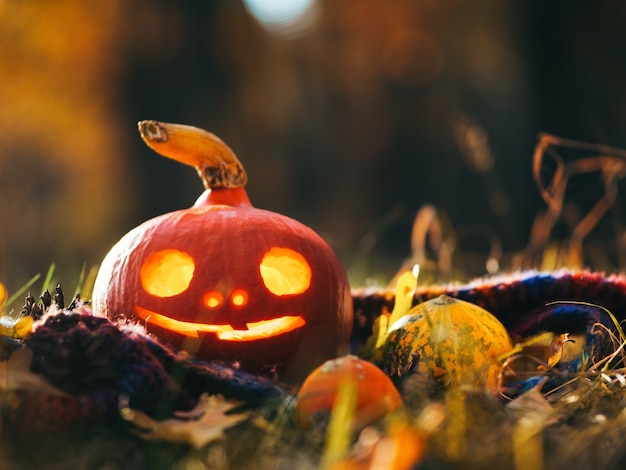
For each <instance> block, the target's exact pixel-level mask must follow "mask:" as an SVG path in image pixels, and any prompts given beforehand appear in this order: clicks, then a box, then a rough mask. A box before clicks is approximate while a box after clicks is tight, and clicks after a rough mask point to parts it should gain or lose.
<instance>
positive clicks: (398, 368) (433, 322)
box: [383, 295, 512, 391]
mask: <svg viewBox="0 0 626 470" xmlns="http://www.w3.org/2000/svg"><path fill="white" fill-rule="evenodd" d="M511 348H512V345H511V340H510V338H509V334H508V332H507V331H506V329H505V328H504V326H503V325H502V323H500V321H499V320H498V319H497V318H496V317H495V316H493V315H492V314H491V313H489V312H488V311H486V310H485V309H483V308H481V307H479V306H477V305H474V304H472V303H470V302H466V301H463V300H458V299H453V298H451V297H448V296H445V295H442V296H440V297H437V298H435V299H432V300H429V301H427V302H423V303H421V304H419V305H416V306H415V307H413V308H412V309H411V310H410V311H409V313H408V314H407V315H405V316H404V317H402V318H400V319H399V320H398V321H397V322H395V323H394V324H393V325H392V326H391V327H390V333H389V336H388V337H387V341H386V343H385V346H384V350H383V361H384V369H385V370H388V371H389V372H390V373H392V374H394V375H399V376H403V375H406V374H407V373H409V371H411V372H413V373H419V374H423V375H425V376H427V377H430V378H431V379H433V380H434V381H435V382H437V383H439V384H463V385H475V386H485V387H486V388H488V389H489V390H491V391H496V389H497V382H498V376H499V374H500V371H501V362H500V361H499V360H498V357H499V356H501V355H502V354H505V353H507V352H508V351H510V350H511Z"/></svg>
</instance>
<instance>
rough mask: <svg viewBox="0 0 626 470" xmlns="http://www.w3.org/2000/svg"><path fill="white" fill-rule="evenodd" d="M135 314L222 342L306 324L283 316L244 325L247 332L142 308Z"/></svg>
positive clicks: (267, 335)
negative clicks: (182, 318)
mask: <svg viewBox="0 0 626 470" xmlns="http://www.w3.org/2000/svg"><path fill="white" fill-rule="evenodd" d="M135 312H136V313H137V315H138V316H139V318H141V319H143V320H145V321H146V323H147V324H152V325H155V326H160V327H161V328H165V329H167V330H170V331H175V332H176V333H179V334H181V335H185V336H189V337H192V338H198V337H199V336H200V333H214V334H215V335H217V337H218V338H219V339H221V340H224V341H257V340H259V339H264V338H270V337H272V336H278V335H282V334H285V333H289V332H290V331H294V330H297V329H298V328H300V327H302V326H304V325H305V324H306V321H305V320H304V318H302V317H301V316H299V315H285V316H282V317H278V318H273V319H271V320H263V321H258V322H251V323H246V327H247V328H248V329H247V330H236V329H234V328H233V327H232V326H230V325H210V324H205V323H193V322H186V321H180V320H174V319H173V318H170V317H166V316H165V315H161V314H160V313H157V312H153V311H151V310H148V309H145V308H142V307H135Z"/></svg>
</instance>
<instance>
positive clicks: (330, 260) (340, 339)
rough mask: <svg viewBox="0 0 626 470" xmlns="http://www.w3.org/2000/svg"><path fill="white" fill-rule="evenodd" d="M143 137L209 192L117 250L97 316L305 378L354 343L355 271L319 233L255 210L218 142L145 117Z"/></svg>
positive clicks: (102, 284) (97, 292)
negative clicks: (192, 170) (349, 272)
mask: <svg viewBox="0 0 626 470" xmlns="http://www.w3.org/2000/svg"><path fill="white" fill-rule="evenodd" d="M139 129H140V132H141V135H142V138H143V139H144V141H145V142H146V143H147V144H148V145H149V146H150V147H151V148H153V149H154V150H155V151H157V152H159V153H161V154H162V155H164V156H167V157H170V158H173V159H175V160H178V161H181V162H183V163H187V164H190V165H192V166H195V167H196V168H197V169H198V172H199V174H200V176H201V178H202V179H203V181H204V184H205V187H206V191H205V192H204V193H203V194H202V195H201V196H200V198H199V199H198V200H197V201H196V203H195V205H194V206H193V207H191V208H189V209H184V210H179V211H176V212H172V213H169V214H164V215H162V216H159V217H156V218H154V219H151V220H148V221H147V222H144V223H143V224H141V225H140V226H139V227H136V228H135V229H133V230H131V231H130V232H129V233H128V234H126V235H125V236H124V237H123V238H122V239H121V240H120V241H119V242H118V243H117V244H116V245H115V246H114V247H113V248H112V249H111V251H110V252H109V253H108V254H107V256H106V257H105V259H104V261H103V263H102V265H101V267H100V271H99V273H98V276H97V279H96V283H95V286H94V293H93V308H94V312H95V313H96V314H101V315H106V316H108V317H110V318H112V319H124V318H130V319H134V320H136V321H139V322H141V323H142V324H143V325H145V327H146V329H147V331H148V332H149V333H153V334H154V335H156V336H157V337H158V338H161V339H162V340H164V341H167V342H169V343H170V344H174V345H175V346H178V347H183V348H185V349H187V350H189V351H190V352H192V353H194V354H196V355H197V356H198V357H200V358H203V359H223V360H232V361H238V362H240V363H241V365H242V367H244V368H247V369H248V370H255V371H256V370H262V369H264V368H270V367H274V366H276V367H277V370H278V371H279V372H280V373H282V374H283V377H284V378H286V379H287V380H299V379H301V378H303V377H304V376H306V374H307V373H308V372H309V371H310V370H311V369H312V368H314V367H315V366H316V365H318V364H320V363H322V362H324V361H325V360H327V359H329V358H331V357H335V356H336V355H337V353H338V351H339V350H341V349H342V348H344V347H345V345H346V344H347V341H348V337H349V334H350V331H351V327H352V300H351V296H350V289H349V286H348V281H347V278H346V274H345V272H344V270H343V268H342V266H341V264H340V263H339V261H338V259H337V258H336V256H335V254H334V253H333V252H332V250H331V248H330V247H329V246H328V245H327V244H326V242H324V241H323V240H322V239H321V237H319V236H318V235H317V234H316V233H315V232H314V231H313V230H311V229H310V228H308V227H306V226H304V225H303V224H301V223H299V222H297V221H295V220H293V219H290V218H288V217H285V216H283V215H280V214H276V213H273V212H269V211H265V210H261V209H256V208H253V207H252V205H251V204H250V201H249V200H248V197H247V195H246V192H245V190H244V189H243V185H244V184H245V182H246V175H245V172H244V170H243V167H242V166H241V164H240V163H239V161H238V160H237V158H236V157H235V155H234V154H233V153H232V151H231V150H230V149H229V148H228V147H227V146H226V145H225V144H224V143H223V142H222V141H221V140H219V139H218V138H217V137H215V136H214V135H212V134H210V133H208V132H206V131H203V130H200V129H197V128H194V127H190V126H182V125H175V124H165V123H158V122H154V121H142V122H140V123H139Z"/></svg>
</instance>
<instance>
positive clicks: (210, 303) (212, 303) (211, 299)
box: [202, 290, 224, 308]
mask: <svg viewBox="0 0 626 470" xmlns="http://www.w3.org/2000/svg"><path fill="white" fill-rule="evenodd" d="M223 301H224V296H222V294H221V292H218V291H216V290H212V291H209V292H207V293H206V294H204V296H203V297H202V303H203V304H204V305H206V306H207V307H209V308H215V307H219V306H220V305H222V302H223Z"/></svg>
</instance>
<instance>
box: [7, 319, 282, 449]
mask: <svg viewBox="0 0 626 470" xmlns="http://www.w3.org/2000/svg"><path fill="white" fill-rule="evenodd" d="M26 347H28V348H29V349H30V350H31V351H32V352H33V360H32V363H31V367H30V369H31V372H34V373H36V374H39V375H42V376H43V377H44V378H45V379H46V380H47V381H48V382H50V383H51V384H52V385H54V386H55V387H57V388H58V389H60V390H62V391H63V392H65V393H66V394H67V395H63V396H61V395H58V394H57V395H55V394H49V393H46V392H44V391H40V390H32V389H31V390H14V391H7V392H6V393H5V394H4V397H3V398H4V403H3V405H4V406H3V409H2V418H4V420H5V423H6V424H7V429H8V431H9V432H10V433H11V435H15V436H17V437H26V438H29V437H33V436H35V435H41V434H46V433H47V434H50V433H54V432H56V431H58V430H77V429H80V428H83V427H86V426H93V425H103V424H107V423H108V424H111V423H115V422H118V423H119V422H122V421H121V418H120V410H119V405H120V398H122V397H123V398H124V399H125V402H126V400H128V401H127V403H128V405H129V406H130V407H131V408H133V409H135V410H140V411H143V412H145V413H148V414H150V415H152V416H157V415H161V416H167V415H169V414H171V413H172V411H173V410H181V409H189V408H191V407H192V406H193V405H194V404H195V403H196V401H197V398H198V397H199V396H200V394H202V393H205V392H207V393H209V394H221V395H224V396H225V397H226V398H230V399H236V400H240V401H242V402H244V403H246V404H248V405H249V406H255V405H258V404H259V403H261V402H263V401H265V400H269V399H282V397H283V394H284V392H283V390H282V389H281V388H280V387H279V386H278V384H276V383H275V382H274V381H273V380H272V379H270V378H268V377H263V376H257V375H253V374H249V373H246V372H243V371H240V370H238V369H236V368H234V367H232V365H229V364H224V363H216V362H202V361H197V360H194V359H193V358H190V357H189V356H188V355H186V354H178V353H177V352H175V351H172V350H171V349H169V348H167V347H166V346H164V345H162V344H160V343H158V342H157V341H155V340H154V339H152V338H150V337H149V336H146V335H143V334H140V333H138V332H137V331H136V330H134V329H132V328H122V329H120V328H119V327H118V326H116V325H115V324H113V323H111V322H110V321H109V320H107V319H106V318H101V317H95V316H92V315H91V314H89V313H87V314H84V313H83V314H80V313H72V312H69V311H64V312H61V313H58V314H55V315H51V316H49V317H48V318H47V319H46V320H45V322H44V323H43V324H42V325H40V326H38V327H37V328H36V329H35V330H34V331H33V333H32V334H31V335H30V336H29V338H28V339H27V340H26Z"/></svg>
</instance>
